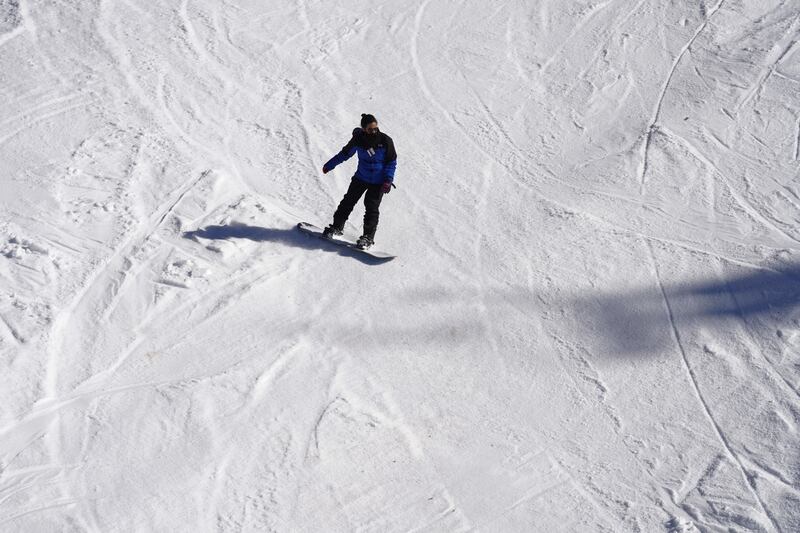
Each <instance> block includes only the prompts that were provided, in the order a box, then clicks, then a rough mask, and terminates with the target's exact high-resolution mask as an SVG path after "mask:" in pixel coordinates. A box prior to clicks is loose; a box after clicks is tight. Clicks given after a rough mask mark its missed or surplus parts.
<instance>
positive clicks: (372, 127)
mask: <svg viewBox="0 0 800 533" xmlns="http://www.w3.org/2000/svg"><path fill="white" fill-rule="evenodd" d="M364 131H366V132H367V133H368V134H369V135H375V134H377V133H378V131H379V130H378V123H377V122H371V123H369V124H367V125H366V126H364Z"/></svg>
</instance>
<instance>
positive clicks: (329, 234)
mask: <svg viewBox="0 0 800 533" xmlns="http://www.w3.org/2000/svg"><path fill="white" fill-rule="evenodd" d="M343 232H344V231H343V230H342V228H337V227H336V226H334V225H333V224H331V225H330V226H328V227H327V228H325V229H324V230H322V236H323V237H325V238H326V239H333V238H334V237H335V236H336V235H341V234H342V233H343Z"/></svg>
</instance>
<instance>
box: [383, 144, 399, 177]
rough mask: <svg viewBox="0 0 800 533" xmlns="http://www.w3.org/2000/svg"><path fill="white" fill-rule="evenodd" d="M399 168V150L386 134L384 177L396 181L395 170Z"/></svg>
mask: <svg viewBox="0 0 800 533" xmlns="http://www.w3.org/2000/svg"><path fill="white" fill-rule="evenodd" d="M396 169H397V152H396V151H395V149H394V141H393V140H392V138H391V137H389V136H388V135H387V136H386V155H385V156H384V158H383V179H384V181H388V182H389V183H392V182H394V171H395V170H396Z"/></svg>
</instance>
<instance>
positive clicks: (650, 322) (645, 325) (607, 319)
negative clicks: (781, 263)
mask: <svg viewBox="0 0 800 533" xmlns="http://www.w3.org/2000/svg"><path fill="white" fill-rule="evenodd" d="M590 300H594V301H593V302H590ZM576 305H578V306H580V305H586V306H588V307H591V308H593V309H594V312H595V313H597V317H596V320H595V321H594V322H595V324H596V325H597V326H598V330H599V331H598V332H597V333H598V334H599V336H601V337H606V338H607V339H608V340H610V341H611V348H613V349H615V350H617V351H618V352H620V353H623V354H641V353H647V352H653V351H655V350H659V349H661V348H664V347H665V346H666V344H667V343H669V344H674V340H675V339H674V333H673V332H672V325H671V321H673V320H674V322H675V323H676V324H677V327H678V329H679V330H680V326H682V325H684V326H685V325H686V324H687V323H689V324H693V325H698V326H706V327H709V328H711V329H716V328H717V327H724V322H725V319H729V318H732V317H733V318H739V319H741V320H743V321H744V322H746V323H751V322H756V321H769V322H772V323H786V322H787V321H788V320H789V319H790V318H791V314H792V313H793V312H794V311H800V266H795V267H791V268H788V269H784V270H782V271H781V272H775V271H769V270H758V271H754V272H751V273H748V274H743V275H738V276H732V277H725V278H721V279H717V280H713V281H708V282H701V283H687V284H679V285H670V284H667V283H666V282H665V283H664V285H663V288H662V287H659V286H656V287H651V288H649V289H647V290H644V289H643V290H635V291H631V292H628V293H625V294H619V295H601V296H595V297H594V298H588V299H587V300H585V301H579V302H577V303H576ZM727 323H728V324H730V322H727ZM795 326H800V324H795Z"/></svg>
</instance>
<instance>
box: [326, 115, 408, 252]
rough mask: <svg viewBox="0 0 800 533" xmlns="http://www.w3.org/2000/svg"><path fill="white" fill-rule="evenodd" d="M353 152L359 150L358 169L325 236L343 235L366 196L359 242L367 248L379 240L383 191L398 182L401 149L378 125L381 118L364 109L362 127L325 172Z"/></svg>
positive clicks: (334, 157)
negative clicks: (376, 235)
mask: <svg viewBox="0 0 800 533" xmlns="http://www.w3.org/2000/svg"><path fill="white" fill-rule="evenodd" d="M353 154H358V167H357V168H356V173H355V175H353V177H352V179H351V180H350V186H349V187H348V189H347V192H346V193H345V195H344V198H342V201H341V202H339V206H338V207H337V208H336V212H335V213H334V214H333V223H332V224H331V225H329V226H328V227H326V228H325V230H324V231H323V236H325V237H326V238H332V237H333V236H334V235H341V234H342V232H343V230H344V223H345V222H347V217H349V216H350V213H351V212H352V211H353V208H354V207H355V205H356V204H357V203H358V201H359V200H360V199H361V197H362V196H364V208H365V212H364V234H363V235H361V237H359V239H358V241H357V242H356V245H357V246H358V247H359V248H364V249H366V248H369V247H370V246H372V245H373V244H374V243H375V231H376V230H377V229H378V218H379V217H380V213H379V208H380V205H381V200H382V199H383V195H384V194H387V193H389V192H390V191H391V190H392V187H393V186H394V172H395V169H396V168H397V152H396V151H395V149H394V142H393V141H392V138H391V137H389V136H388V135H386V134H385V133H383V132H382V131H380V129H378V120H377V119H376V118H375V117H374V116H373V115H370V114H367V113H363V114H362V115H361V127H360V128H356V129H354V130H353V136H352V138H351V139H350V142H348V143H347V144H346V145H345V146H344V148H342V149H341V150H340V151H339V153H338V154H336V155H335V156H333V157H332V158H331V159H330V160H329V161H328V162H327V163H325V165H324V166H323V167H322V173H323V174H327V173H328V172H330V171H331V170H333V169H334V168H336V166H337V165H339V164H341V163H344V162H345V161H347V160H348V159H350V158H351V157H353Z"/></svg>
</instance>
